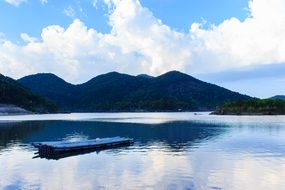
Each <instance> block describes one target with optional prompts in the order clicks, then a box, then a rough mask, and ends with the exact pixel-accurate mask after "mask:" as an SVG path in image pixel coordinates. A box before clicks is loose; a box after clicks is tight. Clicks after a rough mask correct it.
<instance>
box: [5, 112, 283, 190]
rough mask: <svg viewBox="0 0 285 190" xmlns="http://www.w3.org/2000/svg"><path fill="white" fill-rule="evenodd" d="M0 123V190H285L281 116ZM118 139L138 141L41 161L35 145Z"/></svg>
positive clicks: (67, 117)
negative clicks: (130, 144) (132, 143)
mask: <svg viewBox="0 0 285 190" xmlns="http://www.w3.org/2000/svg"><path fill="white" fill-rule="evenodd" d="M0 120H2V121H1V122H0V176H1V178H0V189H193V190H194V189H285V183H284V179H285V178H284V177H285V117H282V116H280V117H276V116H267V117H253V116H252V117H238V116H237V117H233V116H229V117H225V116H208V115H205V114H203V115H193V114H192V113H173V114H171V113H168V114H159V113H157V114H153V113H149V114H128V113H125V114H119V115H118V114H99V115H98V114H89V115H88V116H86V114H85V115H84V114H73V115H56V116H54V115H50V116H49V115H45V116H13V117H1V118H0ZM8 120H9V121H8ZM12 120H13V122H12ZM16 121H17V122H16ZM113 136H122V137H130V138H133V139H134V141H135V143H134V145H132V146H128V147H121V148H116V149H109V150H102V151H94V152H84V153H82V154H79V153H76V154H68V155H62V156H61V157H59V158H56V159H46V158H37V157H36V155H35V153H36V149H35V148H33V147H32V146H31V145H30V143H31V142H40V141H58V140H73V141H75V140H82V139H94V138H103V137H113Z"/></svg>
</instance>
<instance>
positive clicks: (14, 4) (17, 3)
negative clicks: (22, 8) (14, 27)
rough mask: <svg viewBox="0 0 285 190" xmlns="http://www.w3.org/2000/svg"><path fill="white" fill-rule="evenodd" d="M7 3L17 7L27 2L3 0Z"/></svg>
mask: <svg viewBox="0 0 285 190" xmlns="http://www.w3.org/2000/svg"><path fill="white" fill-rule="evenodd" d="M5 1H6V2H7V3H9V4H11V5H13V6H16V7H17V6H19V5H20V4H22V3H25V2H27V0H5Z"/></svg>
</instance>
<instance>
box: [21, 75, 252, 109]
mask: <svg viewBox="0 0 285 190" xmlns="http://www.w3.org/2000/svg"><path fill="white" fill-rule="evenodd" d="M19 82H20V83H21V84H22V85H24V86H26V87H27V88H29V89H30V90H32V91H33V92H35V93H37V94H40V95H42V96H44V97H46V98H48V99H49V100H52V101H54V102H56V103H57V104H58V105H59V106H60V108H61V110H66V111H67V110H68V111H79V112H86V111H180V110H181V111H194V110H195V111H197V110H213V109H215V108H216V106H218V105H221V104H223V103H225V102H228V101H235V100H248V99H251V97H249V96H245V95H241V94H239V93H236V92H232V91H230V90H227V89H225V88H222V87H219V86H216V85H213V84H210V83H206V82H203V81H200V80H198V79H196V78H193V77H192V76H189V75H187V74H184V73H181V72H178V71H171V72H168V73H165V74H163V75H161V76H158V77H150V76H148V75H138V76H132V75H127V74H121V73H117V72H111V73H107V74H104V75H99V76H97V77H95V78H93V79H91V80H89V81H88V82H86V83H83V84H80V85H72V84H69V83H67V82H65V81H64V80H62V79H60V78H59V77H57V76H55V75H53V74H37V75H32V76H27V77H24V78H22V79H20V80H19Z"/></svg>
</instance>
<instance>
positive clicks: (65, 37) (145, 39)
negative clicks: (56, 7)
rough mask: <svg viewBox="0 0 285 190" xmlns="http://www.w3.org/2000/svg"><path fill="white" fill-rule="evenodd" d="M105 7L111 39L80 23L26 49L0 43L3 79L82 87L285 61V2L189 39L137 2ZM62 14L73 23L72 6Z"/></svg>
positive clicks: (260, 3) (259, 0)
mask: <svg viewBox="0 0 285 190" xmlns="http://www.w3.org/2000/svg"><path fill="white" fill-rule="evenodd" d="M104 2H105V3H106V5H107V6H108V7H109V8H110V13H109V14H110V15H109V24H110V26H111V28H112V29H111V32H110V33H107V34H102V33H99V32H97V31H96V30H95V29H92V28H87V27H86V26H85V24H84V23H83V22H81V21H80V20H74V22H73V23H72V24H71V25H70V26H69V27H67V28H66V29H65V28H63V27H61V26H58V25H52V26H48V27H46V28H44V29H43V31H42V34H41V39H39V40H38V41H35V40H33V38H31V37H30V36H28V35H24V36H23V35H22V38H23V39H24V41H26V42H27V43H26V44H25V45H22V46H21V45H17V44H14V43H12V42H10V41H8V40H6V39H5V38H4V37H2V40H0V42H1V43H0V52H1V54H0V72H1V73H4V74H7V75H10V76H12V77H20V76H23V75H26V74H31V73H35V72H54V73H56V74H58V75H60V76H61V77H63V78H65V79H67V80H69V81H71V82H83V81H85V80H87V79H89V78H90V77H93V76H94V75H96V74H100V73H105V72H109V71H112V70H117V71H120V72H127V73H131V74H138V73H149V74H153V75H158V74H161V73H163V72H166V71H169V70H180V71H184V72H188V73H191V74H193V73H208V72H214V71H223V70H228V69H242V68H245V67H248V66H251V65H262V64H271V63H277V62H278V63H280V62H285V54H284V52H285V36H284V35H283V34H284V33H285V25H282V23H285V1H283V0H270V1H269V0H252V1H250V2H249V17H248V18H247V19H245V20H244V21H240V20H238V19H237V18H230V19H228V20H225V21H224V22H223V23H221V24H219V25H213V26H212V27H211V28H210V29H203V23H194V24H192V26H191V27H190V30H189V32H188V33H182V32H177V31H175V30H174V29H172V28H171V27H169V26H167V25H165V24H163V23H162V22H161V21H160V20H159V19H157V18H155V17H154V15H153V14H152V12H151V11H150V10H149V9H147V8H145V7H143V6H142V5H141V4H140V2H139V0H104ZM64 12H65V14H66V15H68V16H71V17H74V16H75V12H74V10H73V9H72V7H68V8H67V9H66V10H65V11H64ZM265 13H266V14H265ZM3 38H4V39H3ZM21 68H23V69H21Z"/></svg>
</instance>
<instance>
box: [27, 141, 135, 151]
mask: <svg viewBox="0 0 285 190" xmlns="http://www.w3.org/2000/svg"><path fill="white" fill-rule="evenodd" d="M132 143H133V139H130V138H124V137H113V138H102V139H94V140H84V141H75V142H69V141H54V142H34V143H32V145H33V146H34V147H36V148H38V150H39V152H38V153H39V155H56V154H62V153H66V152H72V151H81V150H82V151H86V150H97V149H108V148H114V147H119V146H127V145H130V144H132Z"/></svg>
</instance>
